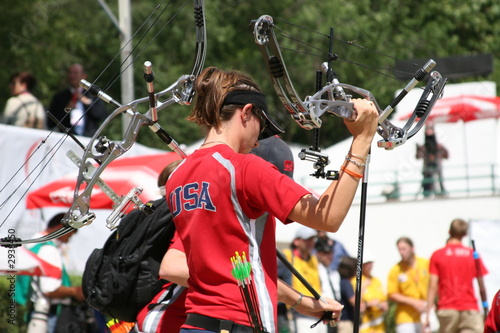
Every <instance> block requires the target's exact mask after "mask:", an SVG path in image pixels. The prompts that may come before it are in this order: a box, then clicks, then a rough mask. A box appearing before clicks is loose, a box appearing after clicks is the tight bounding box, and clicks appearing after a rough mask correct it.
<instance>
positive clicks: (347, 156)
mask: <svg viewBox="0 0 500 333" xmlns="http://www.w3.org/2000/svg"><path fill="white" fill-rule="evenodd" d="M345 159H346V160H347V161H349V162H351V163H352V164H354V165H356V166H358V167H360V168H362V167H364V166H366V163H359V162H357V161H355V160H353V159H352V158H350V157H349V155H346V156H345Z"/></svg>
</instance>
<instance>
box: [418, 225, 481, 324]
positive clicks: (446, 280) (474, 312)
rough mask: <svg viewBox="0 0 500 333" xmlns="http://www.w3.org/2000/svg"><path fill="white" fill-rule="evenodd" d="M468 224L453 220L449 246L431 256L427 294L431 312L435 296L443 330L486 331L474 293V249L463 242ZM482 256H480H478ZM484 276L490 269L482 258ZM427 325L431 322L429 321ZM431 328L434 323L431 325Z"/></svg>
mask: <svg viewBox="0 0 500 333" xmlns="http://www.w3.org/2000/svg"><path fill="white" fill-rule="evenodd" d="M468 228H469V224H468V223H467V222H465V221H464V220H462V219H455V220H453V221H452V222H451V225H450V230H449V235H450V238H449V239H448V242H447V243H446V246H445V247H443V248H441V249H439V250H437V251H435V252H434V253H433V254H432V256H431V260H430V268H429V271H430V283H429V292H428V296H427V312H428V313H429V312H430V310H431V308H432V306H433V305H434V302H435V300H436V296H439V297H438V298H439V300H438V302H437V317H438V319H439V332H440V333H458V332H465V331H467V332H476V333H480V332H483V329H484V327H483V318H482V317H483V316H482V315H481V313H480V312H479V306H478V302H477V298H476V296H475V295H474V286H473V281H474V279H475V277H476V276H477V274H478V272H477V271H476V264H475V262H474V257H473V249H472V248H469V247H466V246H464V245H462V239H463V238H464V237H465V236H466V235H467V230H468ZM479 260H481V259H479ZM480 266H481V271H480V272H479V273H480V274H481V276H483V275H485V274H487V273H488V271H487V269H486V267H484V265H483V263H482V261H480ZM426 325H427V326H428V323H426ZM431 328H432V327H431Z"/></svg>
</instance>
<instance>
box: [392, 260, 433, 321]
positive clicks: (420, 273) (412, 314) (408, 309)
mask: <svg viewBox="0 0 500 333" xmlns="http://www.w3.org/2000/svg"><path fill="white" fill-rule="evenodd" d="M428 286H429V260H427V259H423V258H418V257H417V258H415V265H414V266H413V267H408V266H407V265H405V264H404V263H402V262H399V263H398V264H397V265H395V266H394V267H392V268H391V270H390V271H389V277H388V280H387V294H388V295H390V294H393V293H399V294H401V295H404V296H407V297H411V298H416V299H421V300H424V301H425V300H427V288H428ZM420 315H421V314H420V313H419V312H418V311H417V310H416V309H415V308H414V307H412V306H409V305H407V304H400V303H398V304H397V307H396V315H395V319H396V325H397V324H403V323H419V322H420Z"/></svg>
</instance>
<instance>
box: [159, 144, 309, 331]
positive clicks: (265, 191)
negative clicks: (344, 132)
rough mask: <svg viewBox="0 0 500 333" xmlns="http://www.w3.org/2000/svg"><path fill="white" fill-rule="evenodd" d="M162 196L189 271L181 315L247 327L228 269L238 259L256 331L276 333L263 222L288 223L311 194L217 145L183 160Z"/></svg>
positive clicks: (269, 229)
mask: <svg viewBox="0 0 500 333" xmlns="http://www.w3.org/2000/svg"><path fill="white" fill-rule="evenodd" d="M167 193H170V197H169V200H168V201H169V206H170V209H171V211H172V214H173V217H174V223H175V226H176V230H177V232H178V233H179V237H180V239H181V241H182V245H183V247H184V249H185V253H186V257H187V262H188V266H189V275H190V278H189V280H188V284H189V287H190V288H189V290H188V295H187V297H186V309H187V312H188V313H197V314H201V315H206V316H210V317H214V318H219V319H226V320H233V321H234V322H236V323H238V324H242V325H247V326H249V325H250V323H249V319H248V314H247V312H246V309H245V303H244V302H243V298H242V295H241V292H240V289H239V287H238V284H237V282H236V280H235V278H234V277H233V276H232V274H231V270H232V268H233V267H232V263H231V261H230V258H231V257H233V256H234V255H235V252H236V251H237V252H238V253H239V254H240V255H241V254H242V253H243V252H245V254H246V257H247V259H248V261H249V262H250V263H251V265H252V278H253V284H254V288H255V293H256V298H257V303H258V307H259V310H260V311H259V312H260V315H261V317H262V322H263V325H264V327H265V329H266V330H267V331H268V332H275V329H276V327H275V323H276V312H277V288H276V285H277V267H276V266H277V263H276V238H275V221H274V218H271V217H269V218H268V217H267V216H266V215H264V216H262V215H263V214H264V213H265V212H269V214H270V215H271V216H275V217H277V218H278V219H279V220H281V221H285V222H288V220H287V217H288V215H289V214H290V212H291V210H292V208H293V207H294V206H295V205H296V203H297V202H298V200H299V199H300V198H302V197H303V196H304V195H306V194H308V193H310V192H309V191H307V190H306V189H304V188H303V187H302V186H301V185H299V184H297V183H295V182H294V181H293V180H291V179H290V178H289V177H288V176H285V175H283V174H281V173H280V172H279V171H278V169H277V168H276V167H275V166H273V165H272V164H271V163H268V162H266V161H264V160H263V159H261V158H260V157H257V156H255V155H252V154H238V153H235V152H234V151H233V150H232V149H231V148H229V147H228V146H226V145H217V146H214V147H210V148H206V149H199V150H197V151H195V152H194V153H193V154H191V155H190V156H188V157H187V158H186V159H185V160H184V161H183V162H182V163H181V165H179V167H178V168H177V169H176V170H175V171H174V172H173V173H172V175H171V176H170V178H169V181H168V182H167ZM259 217H260V218H259Z"/></svg>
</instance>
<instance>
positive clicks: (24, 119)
mask: <svg viewBox="0 0 500 333" xmlns="http://www.w3.org/2000/svg"><path fill="white" fill-rule="evenodd" d="M36 83H37V81H36V79H35V77H34V76H33V75H32V74H31V73H28V72H21V73H15V74H13V75H12V76H11V77H10V80H9V87H10V94H11V95H12V97H11V98H9V99H8V100H7V103H6V105H5V109H4V111H3V120H2V122H3V123H5V124H7V125H15V126H21V127H28V128H38V129H44V128H45V110H44V107H43V105H42V103H41V102H40V101H39V100H38V99H37V98H36V97H35V96H34V95H33V94H32V91H33V89H35V86H36Z"/></svg>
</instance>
